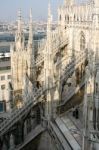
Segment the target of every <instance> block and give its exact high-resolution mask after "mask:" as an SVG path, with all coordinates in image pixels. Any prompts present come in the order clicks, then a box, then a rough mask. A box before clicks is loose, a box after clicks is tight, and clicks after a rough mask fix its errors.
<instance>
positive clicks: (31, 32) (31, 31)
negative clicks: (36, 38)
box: [28, 9, 33, 48]
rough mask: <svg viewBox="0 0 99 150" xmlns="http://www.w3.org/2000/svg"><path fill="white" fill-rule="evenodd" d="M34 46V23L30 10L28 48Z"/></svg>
mask: <svg viewBox="0 0 99 150" xmlns="http://www.w3.org/2000/svg"><path fill="white" fill-rule="evenodd" d="M32 46H33V21H32V9H30V21H29V40H28V47H29V48H30V47H32Z"/></svg>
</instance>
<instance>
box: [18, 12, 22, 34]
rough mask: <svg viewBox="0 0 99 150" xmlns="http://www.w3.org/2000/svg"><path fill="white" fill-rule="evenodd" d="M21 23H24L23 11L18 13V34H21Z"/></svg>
mask: <svg viewBox="0 0 99 150" xmlns="http://www.w3.org/2000/svg"><path fill="white" fill-rule="evenodd" d="M21 21H22V17H21V9H20V10H19V11H18V32H19V33H20V32H21V25H22V24H21Z"/></svg>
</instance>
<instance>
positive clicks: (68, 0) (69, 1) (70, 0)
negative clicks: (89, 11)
mask: <svg viewBox="0 0 99 150" xmlns="http://www.w3.org/2000/svg"><path fill="white" fill-rule="evenodd" d="M64 3H65V6H72V5H74V4H75V0H65V2H64Z"/></svg>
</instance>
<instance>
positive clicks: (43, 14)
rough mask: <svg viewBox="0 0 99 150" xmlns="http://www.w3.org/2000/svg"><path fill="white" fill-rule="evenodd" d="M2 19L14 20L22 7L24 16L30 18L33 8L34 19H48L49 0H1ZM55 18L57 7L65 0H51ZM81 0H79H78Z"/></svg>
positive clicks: (0, 12)
mask: <svg viewBox="0 0 99 150" xmlns="http://www.w3.org/2000/svg"><path fill="white" fill-rule="evenodd" d="M0 1H1V3H0V20H4V21H6V20H9V21H13V20H15V19H16V17H17V11H18V10H19V9H20V8H21V10H22V15H23V17H24V18H28V16H29V9H30V8H32V12H33V18H34V20H39V19H40V20H42V19H43V20H46V18H47V6H48V1H49V0H0ZM50 1H51V7H52V12H53V15H54V18H56V16H57V8H58V6H59V5H60V4H62V3H63V1H64V0H50ZM78 1H79V0H78ZM80 1H81V0H80ZM82 1H84V0H82Z"/></svg>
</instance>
